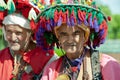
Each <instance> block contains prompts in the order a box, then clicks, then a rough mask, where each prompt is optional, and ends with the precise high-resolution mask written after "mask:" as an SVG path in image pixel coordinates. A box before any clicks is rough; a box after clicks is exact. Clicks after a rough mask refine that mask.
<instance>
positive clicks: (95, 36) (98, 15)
mask: <svg viewBox="0 0 120 80" xmlns="http://www.w3.org/2000/svg"><path fill="white" fill-rule="evenodd" d="M36 5H38V6H39V8H40V9H41V13H40V14H39V16H38V19H37V21H38V26H37V27H38V28H37V33H36V40H37V45H38V46H42V47H43V48H45V47H46V46H47V47H48V46H49V48H52V47H54V45H55V43H57V41H58V40H57V38H56V36H55V32H54V28H55V27H60V26H61V25H62V23H66V24H67V25H68V26H69V27H73V26H74V25H76V24H77V25H81V24H84V25H85V26H87V27H88V29H89V30H90V34H89V38H88V40H87V42H86V44H87V46H88V47H90V48H91V49H95V48H96V47H99V46H100V44H103V43H104V42H105V38H106V35H107V30H108V25H107V18H106V17H105V15H104V14H103V13H102V12H101V10H100V9H99V8H98V7H97V6H96V4H95V2H94V1H92V0H45V1H44V0H41V2H37V3H36ZM84 31H85V33H87V30H84Z"/></svg>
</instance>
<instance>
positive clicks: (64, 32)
mask: <svg viewBox="0 0 120 80" xmlns="http://www.w3.org/2000/svg"><path fill="white" fill-rule="evenodd" d="M56 36H57V38H58V40H59V43H60V45H61V47H62V49H63V50H64V51H65V52H66V56H67V57H68V58H69V59H71V60H72V59H76V58H79V57H80V56H81V54H82V52H83V47H84V44H85V32H84V30H83V29H81V28H80V27H79V26H74V27H69V26H67V25H66V24H62V25H61V26H60V27H59V28H58V29H56Z"/></svg>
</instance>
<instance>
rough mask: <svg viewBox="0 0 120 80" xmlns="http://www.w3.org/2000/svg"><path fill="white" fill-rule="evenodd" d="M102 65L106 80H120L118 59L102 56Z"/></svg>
mask: <svg viewBox="0 0 120 80" xmlns="http://www.w3.org/2000/svg"><path fill="white" fill-rule="evenodd" d="M100 63H101V73H102V76H103V79H104V80H120V64H119V63H118V62H117V60H116V59H114V58H113V57H111V56H109V55H106V54H102V55H101V61H100ZM108 74H109V75H108Z"/></svg>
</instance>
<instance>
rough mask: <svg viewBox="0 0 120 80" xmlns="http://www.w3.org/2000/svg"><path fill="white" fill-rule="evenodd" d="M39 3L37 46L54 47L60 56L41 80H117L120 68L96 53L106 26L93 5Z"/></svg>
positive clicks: (78, 0)
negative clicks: (57, 49)
mask: <svg viewBox="0 0 120 80" xmlns="http://www.w3.org/2000/svg"><path fill="white" fill-rule="evenodd" d="M42 1H43V2H40V3H41V5H42V6H44V7H42V9H41V10H43V11H41V13H40V15H39V17H38V23H39V24H38V26H39V27H38V30H37V33H36V36H37V37H36V40H37V44H38V45H39V46H41V47H43V48H53V47H54V48H55V47H57V48H59V50H61V53H62V54H63V56H61V57H60V58H59V59H57V60H55V61H53V62H52V63H50V64H48V65H47V66H46V67H45V68H44V72H43V75H42V78H41V80H120V76H119V75H120V64H119V63H118V62H117V61H116V60H115V59H114V58H112V57H110V56H108V55H106V54H99V51H98V50H96V47H99V46H100V44H103V43H104V41H105V38H106V35H107V29H108V25H107V18H106V17H105V16H104V14H103V13H102V12H101V11H100V9H99V8H97V6H96V4H95V2H94V1H92V0H47V1H46V2H45V1H44V0H42ZM40 8H41V7H40ZM46 43H47V44H48V45H46ZM46 46H47V47H46Z"/></svg>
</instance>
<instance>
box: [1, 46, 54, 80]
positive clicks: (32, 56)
mask: <svg viewBox="0 0 120 80" xmlns="http://www.w3.org/2000/svg"><path fill="white" fill-rule="evenodd" d="M46 53H49V56H48V55H46ZM52 56H53V50H49V51H48V52H47V51H44V50H43V49H42V48H40V47H36V48H35V49H33V50H31V51H29V52H27V53H25V54H24V56H23V59H24V61H25V62H27V63H28V64H30V65H31V67H32V69H33V72H34V73H35V74H39V73H40V72H41V71H42V69H43V68H44V66H45V64H46V63H47V62H48V61H49V59H50V58H51V57H52ZM13 64H14V60H13V57H12V55H11V54H10V50H9V48H5V49H4V50H2V51H0V80H11V79H12V77H13V76H12V71H13ZM31 76H33V75H30V74H27V73H23V75H22V80H29V77H31Z"/></svg>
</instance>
